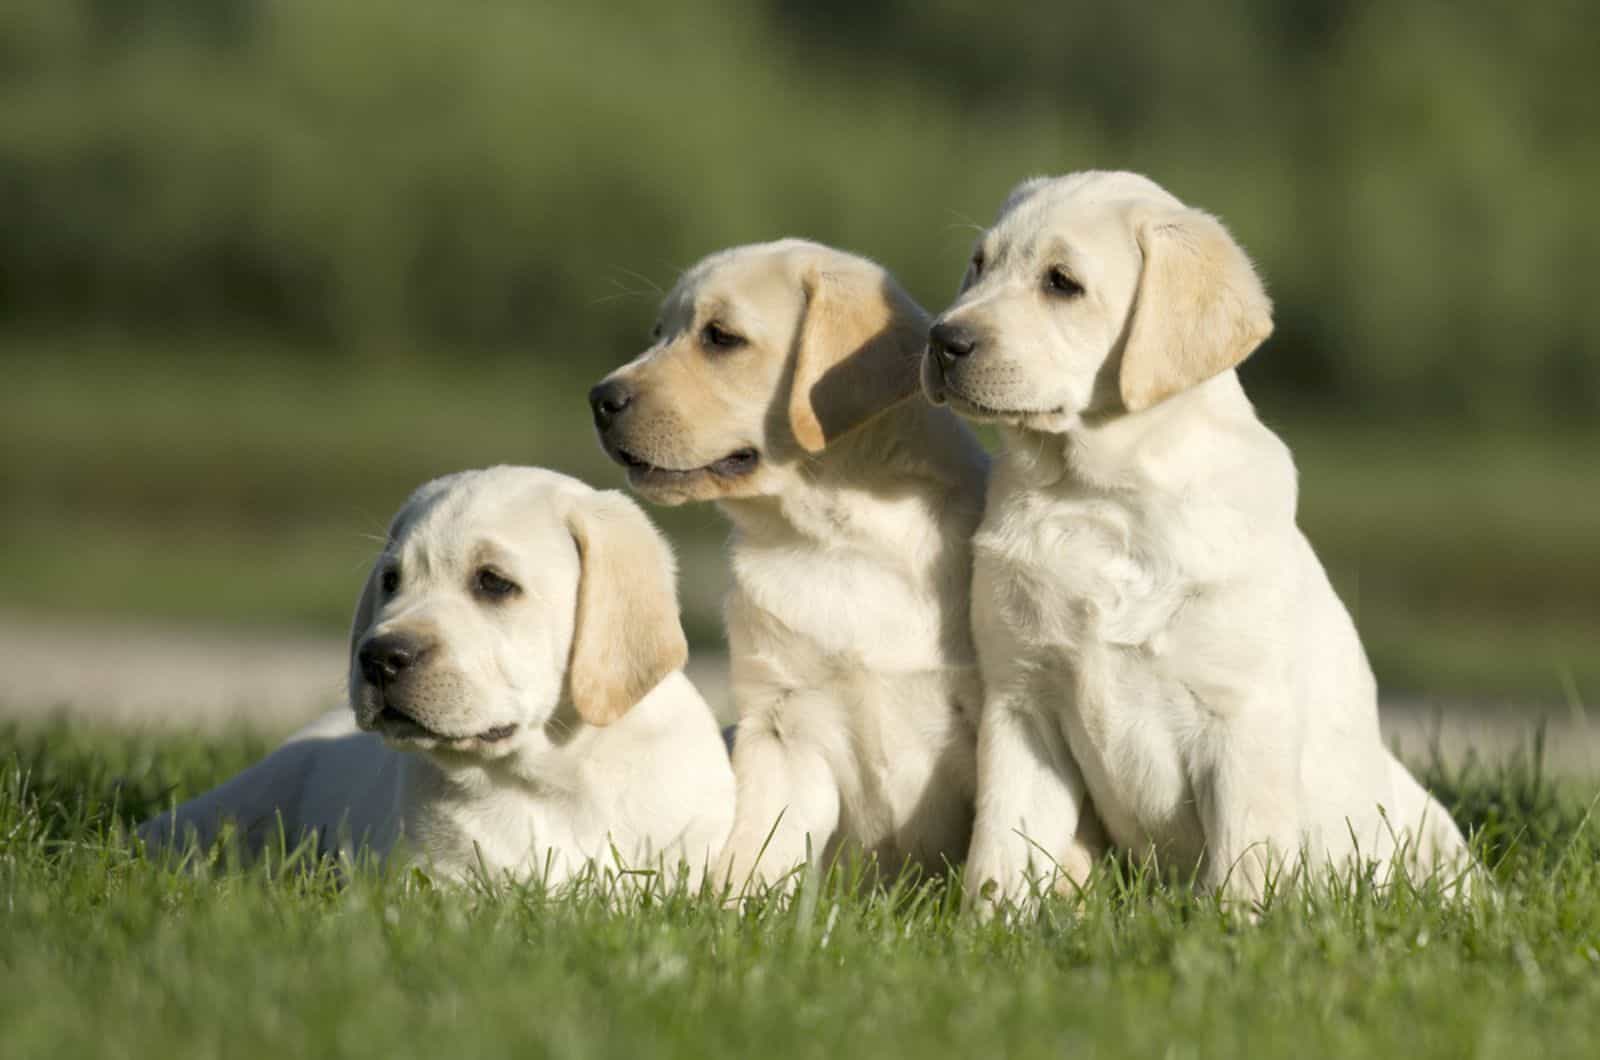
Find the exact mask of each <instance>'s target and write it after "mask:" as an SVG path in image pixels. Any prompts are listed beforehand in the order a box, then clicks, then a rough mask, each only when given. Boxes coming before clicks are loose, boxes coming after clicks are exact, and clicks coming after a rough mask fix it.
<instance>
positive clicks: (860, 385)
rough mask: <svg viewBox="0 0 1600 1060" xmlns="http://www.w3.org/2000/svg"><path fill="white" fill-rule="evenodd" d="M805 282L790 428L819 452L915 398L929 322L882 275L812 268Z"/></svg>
mask: <svg viewBox="0 0 1600 1060" xmlns="http://www.w3.org/2000/svg"><path fill="white" fill-rule="evenodd" d="M802 282H803V285H804V287H805V292H806V311H805V319H804V320H802V321H801V323H800V335H799V338H798V339H797V340H796V342H795V354H794V383H793V385H792V386H791V388H790V391H789V426H790V428H791V429H792V430H793V431H794V436H795V440H796V441H798V442H799V443H800V445H801V447H802V448H803V449H805V450H806V451H807V452H810V453H818V452H821V451H822V450H823V449H824V448H826V447H827V445H828V443H829V442H831V441H833V440H834V439H835V438H838V437H839V436H840V435H842V434H846V433H848V432H850V431H852V430H854V429H855V428H857V427H859V426H861V425H862V424H863V423H865V422H867V421H868V420H870V419H871V418H872V417H874V416H876V415H877V414H878V413H880V412H883V411H884V410H885V409H888V408H889V407H891V406H893V405H896V404H899V403H900V402H901V401H904V400H905V399H906V398H908V397H910V396H911V395H913V394H915V393H916V392H917V390H918V387H919V385H920V384H919V377H920V375H921V371H922V350H923V347H924V346H926V345H927V335H928V315H927V314H926V313H924V312H923V311H922V307H921V306H919V305H917V303H915V302H913V301H912V300H911V296H910V295H908V294H906V293H905V292H904V291H902V290H900V288H899V287H897V286H895V283H894V281H893V280H891V279H890V278H889V277H888V276H887V275H885V274H881V273H871V272H867V271H865V270H863V271H860V272H850V273H846V272H829V271H826V270H823V269H818V268H813V269H810V270H808V271H807V273H806V275H805V278H804V280H803V281H802Z"/></svg>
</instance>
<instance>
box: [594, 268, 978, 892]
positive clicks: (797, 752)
mask: <svg viewBox="0 0 1600 1060" xmlns="http://www.w3.org/2000/svg"><path fill="white" fill-rule="evenodd" d="M926 320H927V318H926V316H925V315H924V313H923V311H922V310H921V309H920V308H919V307H918V306H917V305H916V303H915V302H913V301H912V300H911V298H910V297H908V296H907V295H906V293H905V292H904V291H902V290H901V289H900V288H899V287H898V286H897V285H896V284H895V282H894V280H893V279H892V278H891V277H890V276H889V274H888V273H887V272H885V271H884V270H883V269H882V268H881V267H879V266H877V265H875V264H873V263H872V262H869V261H866V260H863V259H861V258H858V257H855V256H852V255H849V254H845V253H842V252H840V251H837V250H832V249H829V248H827V247H823V246H818V245H817V244H814V243H808V242H804V241H801V240H784V241H781V242H777V243H768V244H763V245H758V246H744V247H737V248H734V249H731V250H725V251H722V252H721V253H718V254H714V255H712V256H711V257H709V258H707V259H705V260H704V261H702V262H700V263H699V264H697V265H695V266H694V267H693V268H691V269H690V270H689V271H688V272H687V273H685V274H684V275H683V277H682V278H681V279H680V280H679V281H678V283H677V286H676V287H674V288H673V290H672V291H671V293H669V294H668V295H667V298H666V300H665V302H664V303H663V305H662V307H661V312H660V317H659V322H658V323H657V325H656V329H655V334H654V340H655V341H654V343H653V345H651V347H650V348H649V349H648V350H646V351H645V352H644V353H643V354H642V355H641V356H640V357H639V358H638V359H636V360H635V361H633V362H632V363H631V364H629V365H627V366H625V367H624V368H622V369H620V370H618V371H617V372H615V373H613V374H612V375H610V376H608V377H607V378H606V379H605V380H603V381H602V382H601V383H600V385H598V386H596V387H595V388H594V390H593V391H592V392H591V394H590V402H591V404H592V406H593V411H594V418H595V424H596V427H597V429H598V430H599V434H600V441H601V444H602V445H603V446H604V448H605V450H606V452H607V453H609V454H610V455H611V456H612V457H613V458H614V459H615V460H617V461H618V462H619V463H621V464H622V465H623V466H624V467H626V468H627V470H628V480H629V482H630V483H631V484H632V486H633V488H634V489H635V490H637V491H638V492H639V493H641V494H643V495H644V496H645V497H647V498H650V499H651V500H654V501H657V502H659V503H663V504H679V503H683V502H686V501H702V500H711V501H716V502H717V503H718V505H719V506H720V507H721V509H722V510H723V512H724V513H726V515H727V516H728V518H729V519H730V521H731V522H732V524H733V537H732V566H733V582H734V585H733V590H732V593H731V595H730V597H729V599H728V600H727V604H726V618H727V627H728V642H729V649H730V652H731V667H732V681H733V695H734V699H735V701H736V703H737V706H738V711H739V726H738V735H737V739H736V741H735V744H734V751H733V763H734V772H735V774H736V776H737V778H738V790H739V796H738V810H737V813H736V815H735V819H734V826H733V832H732V835H731V836H730V838H729V841H728V847H727V851H726V853H725V855H724V858H723V862H722V864H721V866H720V867H719V874H720V875H721V877H722V879H723V880H725V881H731V882H732V883H733V884H734V885H735V886H736V887H742V886H744V885H746V884H747V883H759V884H766V883H771V882H773V881H775V880H778V879H780V878H782V877H784V876H785V875H786V874H788V873H790V872H791V870H792V869H793V868H794V867H795V866H796V865H797V864H800V863H802V862H803V861H804V860H805V858H806V856H807V852H808V850H809V852H810V853H811V855H812V856H813V857H814V858H819V859H826V858H830V857H832V856H833V855H834V854H835V853H837V852H840V851H846V850H849V851H854V852H856V853H862V854H866V855H869V856H871V857H873V858H875V859H876V861H877V864H878V865H879V867H880V868H883V869H887V870H889V871H894V870H896V869H899V868H900V867H902V865H903V864H905V863H907V862H909V863H912V864H914V865H917V866H920V867H922V868H925V869H934V870H938V869H940V868H942V866H943V864H944V863H945V861H946V859H948V861H949V862H952V863H953V862H958V861H959V860H960V858H961V856H962V855H963V854H964V853H965V850H966V844H967V841H968V836H969V834H970V830H971V823H972V798H973V786H974V782H975V773H974V765H973V743H974V740H975V738H976V731H977V710H978V707H979V699H980V690H979V684H978V677H977V672H976V669H975V666H974V658H973V650H972V643H971V637H970V633H969V624H968V619H967V599H968V596H967V594H968V591H969V587H970V583H971V564H970V553H969V549H968V541H969V539H970V537H971V534H972V531H973V529H974V528H975V527H976V526H977V524H978V519H979V516H980V515H981V513H982V506H983V489H984V480H985V476H986V473H987V459H986V457H985V455H984V453H983V451H982V449H981V448H980V447H979V446H978V445H977V443H976V442H975V440H974V439H973V437H972V435H971V434H970V433H969V432H968V431H967V430H966V428H965V427H964V426H962V424H961V423H960V421H959V420H958V419H957V418H956V417H955V416H952V415H951V414H950V413H949V411H948V410H945V409H934V408H931V407H930V406H928V405H927V404H926V403H925V402H923V401H921V400H920V399H917V398H916V394H917V389H918V382H917V376H918V371H919V363H920V360H921V351H922V348H923V347H924V345H925V344H926V335H927V325H926ZM908 399H909V400H908Z"/></svg>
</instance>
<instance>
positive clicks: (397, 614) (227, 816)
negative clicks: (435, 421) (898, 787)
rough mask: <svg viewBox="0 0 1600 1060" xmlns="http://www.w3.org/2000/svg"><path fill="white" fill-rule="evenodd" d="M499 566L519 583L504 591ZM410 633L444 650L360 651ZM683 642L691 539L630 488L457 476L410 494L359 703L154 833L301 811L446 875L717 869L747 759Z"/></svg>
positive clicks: (299, 833)
mask: <svg viewBox="0 0 1600 1060" xmlns="http://www.w3.org/2000/svg"><path fill="white" fill-rule="evenodd" d="M485 569H488V570H490V571H492V572H494V574H495V576H496V577H499V578H503V579H506V580H507V581H508V582H509V583H510V584H512V585H514V586H515V591H514V592H511V593H508V594H506V595H505V596H504V597H492V596H488V595H486V594H485V592H484V591H483V588H482V585H481V584H480V581H479V579H480V577H481V572H482V571H483V570H485ZM491 584H492V583H491ZM394 636H400V637H406V638H412V639H413V641H414V642H415V643H417V644H419V645H426V654H425V655H421V656H420V657H419V658H418V659H417V661H416V662H415V663H414V664H413V667H412V668H411V670H408V671H407V675H408V676H406V677H405V678H404V679H403V680H401V679H397V680H396V682H395V683H394V684H393V685H385V686H384V687H378V686H376V685H375V684H374V683H373V681H372V680H370V679H369V678H368V677H367V676H366V675H364V674H363V671H362V667H361V665H360V664H359V662H358V659H357V655H358V653H359V651H360V650H361V649H362V647H363V646H364V645H365V646H370V645H372V644H374V643H377V642H378V641H377V638H381V637H394ZM684 655H685V652H684V640H683V632H682V629H681V628H680V626H679V623H678V612H677V603H676V596H675V592H674V587H673V574H672V556H671V553H670V551H669V550H668V549H667V547H666V544H665V542H664V541H663V540H662V538H661V537H660V535H659V534H658V533H657V532H656V531H655V529H654V528H653V527H652V526H651V525H650V523H649V520H648V519H646V518H645V516H644V514H643V513H642V512H640V511H639V510H638V508H637V507H636V506H635V505H634V504H633V503H632V502H631V501H629V500H628V499H627V498H626V497H624V496H622V495H621V494H617V493H600V492H596V491H594V490H592V489H590V488H589V487H588V486H585V485H584V484H583V483H581V482H578V481H576V480H575V479H571V478H567V477H566V476H564V475H559V474H556V473H555V472H551V471H544V470H540V469H534V468H513V467H498V468H491V469H489V470H485V471H466V472H461V473H459V474H455V475H450V476H447V477H445V478H442V479H438V480H436V481H434V482H430V483H428V484H427V485H425V486H423V487H422V488H421V489H419V490H417V492H416V493H415V494H413V495H412V497H411V499H410V500H408V501H407V502H406V504H405V506H404V507H403V508H402V509H401V510H400V513H399V514H398V515H397V516H396V517H395V521H394V524H393V525H392V526H391V528H390V531H389V535H388V542H387V544H386V545H385V547H384V549H383V552H382V553H381V554H380V555H379V557H378V560H377V562H376V563H375V564H374V566H373V570H372V574H371V576H370V577H369V578H368V580H367V587H366V589H365V590H364V592H363V593H362V597H361V601H360V603H359V604H358V606H357V611H356V618H355V622H354V626H353V629H352V632H351V665H350V700H351V709H346V710H341V711H337V712H334V713H331V714H329V715H327V716H326V717H324V718H321V719H320V720H318V721H316V722H314V723H312V724H311V725H310V726H308V727H307V728H305V729H303V730H301V731H300V732H298V733H296V734H295V735H294V736H292V737H290V738H289V740H288V742H286V743H285V744H284V745H283V747H281V748H279V749H278V750H277V751H275V752H274V753H273V754H272V755H270V756H269V757H268V758H266V759H265V760H263V761H262V762H260V763H259V764H257V765H255V766H253V767H251V768H250V769H248V770H246V771H245V772H244V773H242V774H240V775H239V776H237V777H235V778H233V779H232V780H230V781H228V782H227V783H226V784H224V785H222V786H221V787H219V788H217V789H215V790H213V791H211V792H208V793H206V794H204V795H201V796H199V797H198V798H195V799H193V800H191V801H189V802H186V803H184V804H183V805H181V806H179V807H177V809H176V810H175V811H173V812H171V813H167V814H162V815H160V816H159V817H157V818H154V819H153V820H151V821H149V822H147V823H145V824H144V825H143V826H141V828H140V834H141V835H142V836H143V838H144V839H145V841H146V842H147V843H150V844H152V845H167V844H173V843H183V842H187V841H189V840H191V839H192V840H197V841H198V842H200V843H204V844H209V843H210V842H211V841H212V840H213V839H215V838H216V836H217V835H218V834H219V832H220V831H221V829H222V828H223V827H224V826H225V824H227V823H229V822H232V824H233V825H234V826H235V827H236V828H237V829H238V830H239V833H240V835H241V837H242V839H243V840H244V842H245V843H246V845H247V846H248V847H250V848H252V849H255V850H259V849H260V848H261V847H262V846H263V845H265V844H269V843H272V842H275V841H276V839H277V836H278V830H279V828H280V826H281V828H282V830H283V833H284V835H285V838H286V839H287V840H288V841H289V843H290V844H294V843H297V842H299V841H300V840H301V839H302V838H303V837H306V836H315V838H316V840H317V842H318V843H319V844H320V845H321V846H322V847H323V848H324V849H325V850H329V851H338V852H340V853H342V854H344V855H345V856H347V857H348V856H354V855H355V854H356V853H357V852H358V851H359V850H362V849H366V850H370V851H371V852H373V853H375V854H377V855H378V856H380V857H391V856H392V857H397V858H399V859H401V860H403V861H408V862H415V863H417V864H419V865H422V866H425V867H427V868H428V869H429V871H431V872H433V873H435V874H437V875H438V876H440V877H442V878H446V879H464V878H466V877H469V876H473V875H475V874H478V873H487V874H488V875H489V876H491V877H499V876H502V875H505V876H510V877H512V878H515V879H531V878H538V879H543V880H544V881H545V882H547V883H551V884H558V883H561V882H563V881H565V880H567V879H569V878H570V877H571V876H572V875H573V874H575V873H578V872H580V871H582V870H584V869H585V867H587V866H591V865H594V866H597V867H599V868H601V869H617V868H622V867H633V868H663V869H665V871H667V872H668V873H669V874H674V873H676V872H677V870H678V869H679V867H680V866H686V869H687V871H688V873H689V876H690V879H691V880H694V879H698V878H699V875H700V873H701V872H702V871H703V870H704V869H705V867H706V866H707V865H708V864H710V862H711V859H713V858H715V857H716V856H717V854H718V853H719V851H720V850H721V847H722V842H723V839H724V838H725V836H726V835H727V832H728V828H729V825H730V822H731V819H732V808H733V776H732V772H731V770H730V768H729V764H728V760H727V755H726V752H725V750H724V748H723V744H722V740H721V738H720V734H719V733H718V731H717V727H716V723H715V720H714V719H713V717H712V715H711V711H710V708H709V707H707V705H706V703H705V701H704V700H703V699H701V697H700V695H699V693H698V692H697V691H696V690H695V688H694V686H693V685H691V684H690V683H689V681H688V679H687V678H685V677H684V676H683V674H682V673H681V672H680V668H681V667H682V665H683V662H684Z"/></svg>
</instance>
